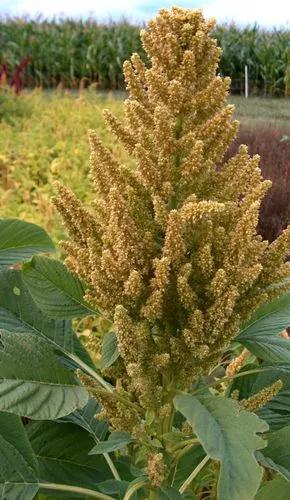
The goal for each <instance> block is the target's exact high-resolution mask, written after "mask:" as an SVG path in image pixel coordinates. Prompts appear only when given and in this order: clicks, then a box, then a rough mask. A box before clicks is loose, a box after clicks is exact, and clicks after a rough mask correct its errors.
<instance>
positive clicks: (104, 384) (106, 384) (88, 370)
mask: <svg viewBox="0 0 290 500" xmlns="http://www.w3.org/2000/svg"><path fill="white" fill-rule="evenodd" d="M66 355H68V356H69V357H70V359H72V360H73V361H75V362H76V363H77V365H79V367H80V368H81V369H82V370H83V371H85V372H86V373H87V374H88V375H90V376H91V377H92V378H94V379H95V380H97V381H98V382H99V384H100V385H101V386H102V387H104V389H106V391H108V392H114V387H113V386H112V385H111V384H109V382H106V380H104V379H103V377H101V375H99V374H98V373H97V372H95V370H93V369H92V368H91V367H90V366H88V365H87V364H86V363H84V362H83V361H82V360H81V359H80V358H79V357H78V356H76V355H75V354H71V353H70V354H66Z"/></svg>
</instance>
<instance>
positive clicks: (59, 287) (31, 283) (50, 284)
mask: <svg viewBox="0 0 290 500" xmlns="http://www.w3.org/2000/svg"><path fill="white" fill-rule="evenodd" d="M22 272H23V277H24V281H25V283H26V285H27V286H28V289H29V292H30V294H31V296H32V298H33V300H34V302H35V303H36V305H37V306H38V307H39V309H41V311H43V312H44V313H45V314H47V316H49V317H50V318H55V319H69V318H76V317H81V316H87V315H89V314H93V313H94V314H95V313H96V311H94V310H92V309H91V308H90V307H89V305H88V304H87V303H86V302H85V301H84V294H85V290H86V289H85V286H84V285H83V284H82V283H81V281H80V280H79V279H78V278H77V277H76V276H75V275H73V274H72V273H71V272H70V271H69V270H68V269H67V267H66V266H65V265H64V264H63V263H62V262H60V261H58V260H53V259H49V258H48V257H33V258H32V259H31V261H30V262H27V263H25V264H24V266H23V271H22Z"/></svg>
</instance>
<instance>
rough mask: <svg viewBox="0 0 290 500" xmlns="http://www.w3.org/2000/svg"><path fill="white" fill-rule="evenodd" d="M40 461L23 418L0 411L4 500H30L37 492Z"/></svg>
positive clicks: (0, 484) (0, 475)
mask: <svg viewBox="0 0 290 500" xmlns="http://www.w3.org/2000/svg"><path fill="white" fill-rule="evenodd" d="M37 475H38V463H37V459H36V457H35V455H34V452H33V450H32V448H31V445H30V443H29V440H28V438H27V435H26V433H25V430H24V427H23V424H22V422H21V419H20V417H17V416H16V415H7V413H2V412H0V490H1V499H5V500H30V499H32V498H34V496H35V495H36V493H37V491H38V479H37Z"/></svg>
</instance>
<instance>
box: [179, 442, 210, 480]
mask: <svg viewBox="0 0 290 500" xmlns="http://www.w3.org/2000/svg"><path fill="white" fill-rule="evenodd" d="M204 457H205V452H204V450H203V448H202V446H192V448H190V449H189V450H188V451H187V452H186V453H185V454H184V455H183V456H182V457H181V458H180V459H179V460H178V462H177V464H176V467H175V469H174V472H173V475H172V479H171V483H172V486H174V488H176V489H179V488H180V486H181V485H182V483H183V482H184V481H185V479H187V478H188V476H189V475H190V474H191V472H192V471H193V469H195V467H197V465H198V464H199V463H200V462H201V461H202V460H203V459H204Z"/></svg>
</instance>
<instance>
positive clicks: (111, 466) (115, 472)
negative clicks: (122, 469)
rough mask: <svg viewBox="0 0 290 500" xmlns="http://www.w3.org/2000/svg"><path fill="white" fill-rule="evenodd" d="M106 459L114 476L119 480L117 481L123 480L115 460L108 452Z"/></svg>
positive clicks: (105, 454)
mask: <svg viewBox="0 0 290 500" xmlns="http://www.w3.org/2000/svg"><path fill="white" fill-rule="evenodd" d="M104 459H105V460H106V462H107V464H108V466H109V467H110V469H111V472H112V474H113V476H114V478H115V479H116V480H117V481H121V478H120V476H119V473H118V471H117V469H116V467H115V464H114V462H113V460H112V459H111V457H110V455H109V454H108V453H104Z"/></svg>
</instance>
